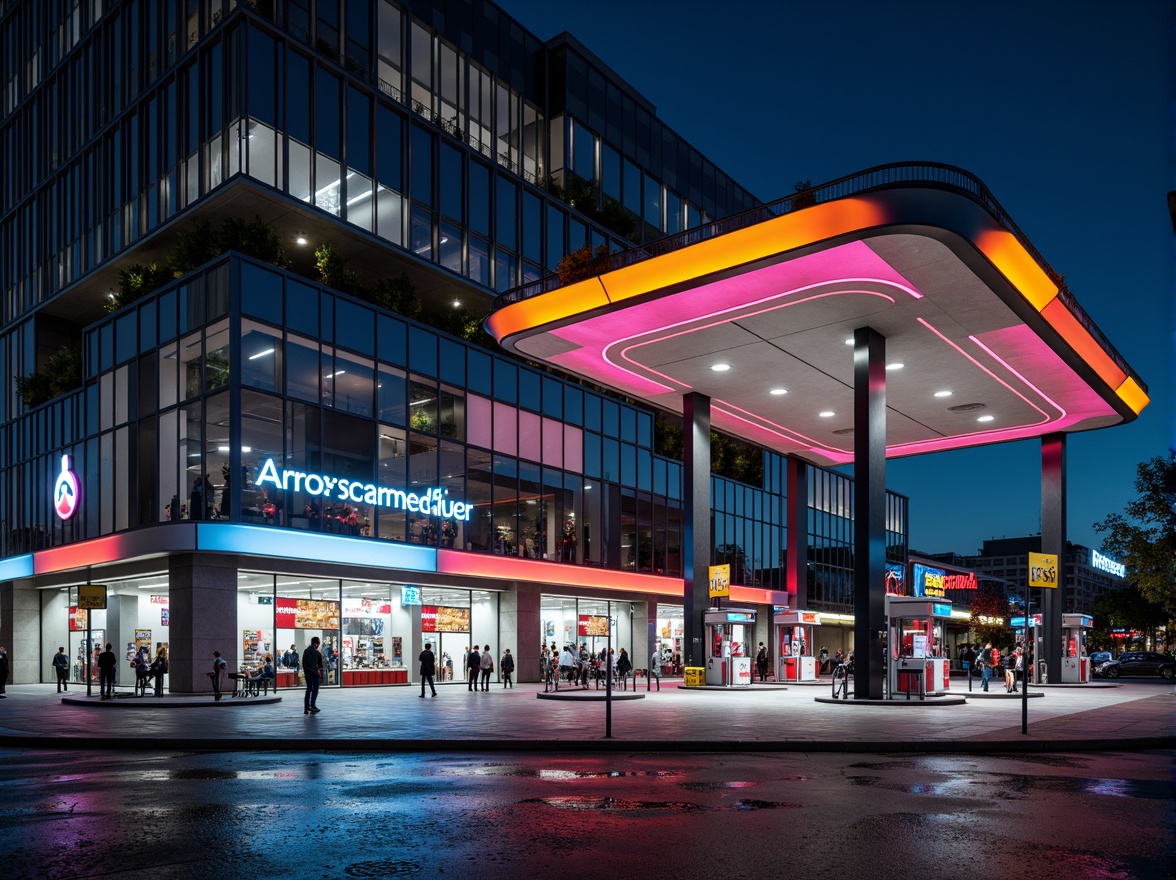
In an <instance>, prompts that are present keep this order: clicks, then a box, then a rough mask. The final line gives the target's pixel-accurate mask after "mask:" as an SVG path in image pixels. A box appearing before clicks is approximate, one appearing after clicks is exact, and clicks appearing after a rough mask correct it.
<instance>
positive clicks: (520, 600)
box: [454, 584, 544, 682]
mask: <svg viewBox="0 0 1176 880" xmlns="http://www.w3.org/2000/svg"><path fill="white" fill-rule="evenodd" d="M514 597H515V619H516V621H517V623H516V625H515V637H516V639H517V640H518V647H517V648H516V649H515V650H516V653H515V678H514V680H515V681H517V682H524V681H542V679H543V677H542V675H540V672H539V655H540V654H541V653H542V652H543V643H544V638H543V614H542V607H541V605H542V603H541V601H540V597H541V593H540V591H539V588H538V587H537V586H534V585H532V584H515V591H514ZM499 613H501V611H500V612H499ZM454 674H455V675H456V672H455V673H454ZM462 674H463V675H464V674H465V673H462Z"/></svg>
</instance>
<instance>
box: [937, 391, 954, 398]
mask: <svg viewBox="0 0 1176 880" xmlns="http://www.w3.org/2000/svg"><path fill="white" fill-rule="evenodd" d="M935 396H936V397H951V392H950V391H936V392H935Z"/></svg>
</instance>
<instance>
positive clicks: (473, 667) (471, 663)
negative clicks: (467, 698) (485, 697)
mask: <svg viewBox="0 0 1176 880" xmlns="http://www.w3.org/2000/svg"><path fill="white" fill-rule="evenodd" d="M481 674H482V655H481V654H479V653H478V646H477V645H474V648H473V650H472V651H470V653H469V654H468V655H467V656H466V683H467V684H468V685H469V688H468V689H469V691H470V692H471V693H473V692H474V691H476V690H477V689H478V676H479V675H481Z"/></svg>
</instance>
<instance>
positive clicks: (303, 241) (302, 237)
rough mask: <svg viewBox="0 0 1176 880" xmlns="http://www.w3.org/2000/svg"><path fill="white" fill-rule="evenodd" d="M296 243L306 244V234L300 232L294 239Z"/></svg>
mask: <svg viewBox="0 0 1176 880" xmlns="http://www.w3.org/2000/svg"><path fill="white" fill-rule="evenodd" d="M294 243H295V244H306V236H305V235H303V234H302V233H299V234H298V237H297V238H295V239H294Z"/></svg>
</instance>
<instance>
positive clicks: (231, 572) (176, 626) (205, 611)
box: [168, 554, 241, 694]
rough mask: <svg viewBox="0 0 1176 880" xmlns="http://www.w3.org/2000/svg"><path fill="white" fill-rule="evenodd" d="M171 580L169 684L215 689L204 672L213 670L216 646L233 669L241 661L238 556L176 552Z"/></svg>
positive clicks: (188, 689)
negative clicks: (200, 555)
mask: <svg viewBox="0 0 1176 880" xmlns="http://www.w3.org/2000/svg"><path fill="white" fill-rule="evenodd" d="M168 581H169V600H168V602H169V607H170V609H171V625H170V627H169V630H170V632H169V635H170V636H171V647H170V650H169V652H168V653H169V657H168V665H169V667H170V672H169V677H170V684H171V688H170V690H171V692H172V693H181V694H188V693H211V692H212V684H211V682H210V681H209V680H208V677H207V676H206V675H205V673H206V672H211V671H212V652H213V651H220V652H221V656H222V657H223V658H224V659H225V662H226V663H228V665H229V670H230V671H232V670H234V669H236V668H237V666H238V665H239V663H240V653H241V631H240V630H239V629H238V627H237V560H236V558H235V557H227V558H226V557H213V558H208V557H203V556H202V557H199V558H197V557H196V556H194V555H192V554H183V555H174V556H172V557H170V559H169V560H168Z"/></svg>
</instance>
